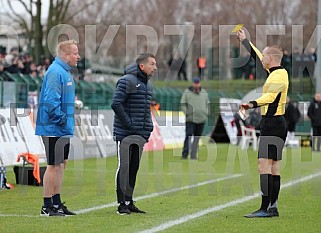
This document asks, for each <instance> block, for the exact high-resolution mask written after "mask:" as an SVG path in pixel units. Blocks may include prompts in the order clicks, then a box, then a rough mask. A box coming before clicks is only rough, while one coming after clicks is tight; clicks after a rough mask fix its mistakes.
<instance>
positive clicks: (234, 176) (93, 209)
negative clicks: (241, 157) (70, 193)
mask: <svg viewBox="0 0 321 233" xmlns="http://www.w3.org/2000/svg"><path fill="white" fill-rule="evenodd" d="M240 176H242V174H235V175H231V176H225V177H222V178H218V179H214V180H207V181H203V182H200V183H197V184H193V185H188V186H184V187H180V188H174V189H168V190H165V191H162V192H158V193H151V194H147V195H144V196H139V197H136V198H135V200H136V201H139V200H144V199H148V198H152V197H157V196H161V195H165V194H169V193H174V192H178V191H182V190H185V189H190V188H196V187H199V186H202V185H207V184H212V183H217V182H220V181H224V180H228V179H232V178H237V177H240ZM114 206H117V203H116V202H113V203H109V204H106V205H101V206H96V207H92V208H88V209H82V210H78V211H76V213H77V214H84V213H88V212H91V211H96V210H101V209H105V208H110V207H114Z"/></svg>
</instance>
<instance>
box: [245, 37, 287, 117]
mask: <svg viewBox="0 0 321 233" xmlns="http://www.w3.org/2000/svg"><path fill="white" fill-rule="evenodd" d="M250 44H251V47H252V49H253V50H254V51H255V53H256V55H257V56H258V57H259V58H260V59H262V54H261V52H260V51H259V50H258V49H257V48H256V47H255V46H254V45H253V44H252V43H250ZM267 72H268V73H269V75H268V77H267V79H266V81H265V83H264V85H263V90H262V96H261V97H260V98H258V99H256V100H254V101H251V102H250V103H253V105H254V107H261V115H262V116H267V117H272V116H281V115H284V112H285V104H286V97H287V93H288V88H289V78H288V72H287V71H286V70H285V69H284V68H283V67H281V66H278V67H272V68H270V69H269V70H267Z"/></svg>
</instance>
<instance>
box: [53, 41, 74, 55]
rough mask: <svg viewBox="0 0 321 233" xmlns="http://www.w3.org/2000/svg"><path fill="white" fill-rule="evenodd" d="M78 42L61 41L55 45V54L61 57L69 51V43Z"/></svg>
mask: <svg viewBox="0 0 321 233" xmlns="http://www.w3.org/2000/svg"><path fill="white" fill-rule="evenodd" d="M77 44H78V42H77V41H75V40H66V41H62V42H60V43H59V44H58V45H57V49H56V54H57V56H58V57H62V56H63V55H65V54H70V53H71V45H77Z"/></svg>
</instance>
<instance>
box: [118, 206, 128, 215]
mask: <svg viewBox="0 0 321 233" xmlns="http://www.w3.org/2000/svg"><path fill="white" fill-rule="evenodd" d="M117 214H120V215H125V214H130V210H129V209H128V206H127V205H126V204H125V203H120V204H119V206H118V208H117Z"/></svg>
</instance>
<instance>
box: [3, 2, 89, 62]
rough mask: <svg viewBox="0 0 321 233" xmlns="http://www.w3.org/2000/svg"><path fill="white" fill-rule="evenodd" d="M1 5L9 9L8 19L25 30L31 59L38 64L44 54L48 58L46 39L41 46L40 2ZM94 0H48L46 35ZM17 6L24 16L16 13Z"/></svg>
mask: <svg viewBox="0 0 321 233" xmlns="http://www.w3.org/2000/svg"><path fill="white" fill-rule="evenodd" d="M73 1H74V2H77V4H74V7H73V8H72V9H73V10H72V11H71V10H70V9H71V8H70V6H71V3H72V2H73ZM1 2H2V4H6V5H7V6H8V7H9V10H10V12H8V13H9V17H10V18H11V20H12V21H14V22H17V23H18V24H19V25H20V27H21V28H22V29H24V30H25V32H26V34H27V38H28V41H29V44H30V45H32V46H33V48H34V49H33V57H34V59H35V61H36V62H40V58H41V55H43V54H45V55H46V56H49V55H50V54H49V50H48V49H47V48H48V46H47V37H46V38H45V44H43V41H44V40H43V36H44V29H43V28H44V25H43V23H42V22H41V19H42V16H43V14H42V13H43V12H42V7H41V6H42V1H41V0H1ZM94 2H95V1H94V0H91V1H89V0H86V1H82V3H81V4H79V1H75V0H50V2H49V8H48V9H47V10H48V16H47V20H46V24H47V27H46V31H45V32H46V34H45V35H47V33H48V31H49V30H50V29H51V28H52V27H53V26H54V25H57V24H60V23H64V22H66V21H68V20H70V19H71V18H73V17H75V16H76V15H77V14H79V13H80V12H82V11H83V10H84V9H86V8H87V7H89V6H90V5H92V4H94ZM17 6H20V7H22V8H23V9H24V10H25V14H21V13H18V12H17V10H16V9H17Z"/></svg>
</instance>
